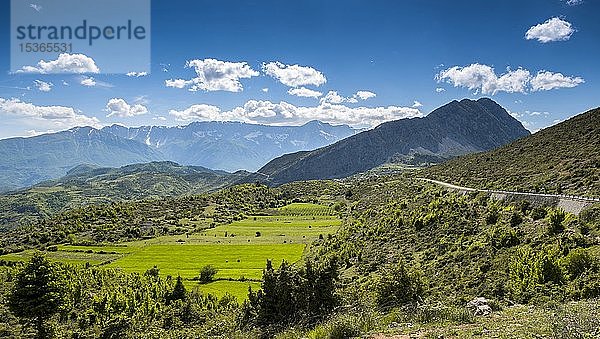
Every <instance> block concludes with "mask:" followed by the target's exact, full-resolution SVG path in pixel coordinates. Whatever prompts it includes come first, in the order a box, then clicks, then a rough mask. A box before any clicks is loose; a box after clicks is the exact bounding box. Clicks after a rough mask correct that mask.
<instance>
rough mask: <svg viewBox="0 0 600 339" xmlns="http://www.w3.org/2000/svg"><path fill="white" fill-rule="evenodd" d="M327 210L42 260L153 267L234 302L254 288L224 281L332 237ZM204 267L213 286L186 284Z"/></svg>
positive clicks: (307, 207)
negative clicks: (210, 270) (228, 296)
mask: <svg viewBox="0 0 600 339" xmlns="http://www.w3.org/2000/svg"><path fill="white" fill-rule="evenodd" d="M332 212H333V211H332V210H331V208H330V207H328V206H322V205H315V204H306V203H295V204H290V205H287V206H285V207H282V208H280V209H277V210H275V211H273V214H274V215H270V216H250V217H248V218H247V219H244V220H239V221H235V222H233V223H231V224H226V225H219V226H217V227H215V228H212V229H208V230H205V231H203V232H200V233H195V234H191V235H189V236H186V235H179V236H163V237H158V238H153V239H148V240H140V241H134V242H128V243H122V244H109V245H102V246H72V245H59V246H58V250H57V251H56V252H48V254H47V255H48V258H49V259H51V260H56V261H60V262H65V263H70V264H81V265H84V264H86V263H89V264H90V265H102V266H103V267H107V268H116V269H122V270H123V271H124V272H139V273H143V272H145V271H146V270H148V269H150V268H152V267H153V266H155V265H156V266H157V267H158V268H159V269H160V274H161V275H164V276H166V275H171V276H173V277H176V276H178V275H181V276H182V277H183V278H184V279H185V280H186V283H185V284H186V286H187V287H188V288H190V289H193V288H196V287H197V288H199V289H200V290H202V291H203V292H206V293H213V294H216V295H218V296H222V295H224V294H225V293H226V292H227V293H229V294H231V295H233V296H236V297H237V298H238V300H240V301H241V300H243V299H245V298H246V296H247V293H248V286H252V287H253V288H254V289H256V288H258V287H260V283H258V282H252V281H230V280H229V279H235V280H240V278H242V277H244V278H246V279H252V280H258V279H260V278H261V277H262V270H263V268H264V267H265V264H266V261H267V259H270V260H272V262H273V264H274V266H276V267H277V266H279V265H280V264H281V261H282V260H283V259H285V260H287V261H289V262H296V261H298V260H300V259H301V258H302V254H303V253H304V250H305V249H306V247H307V246H309V245H310V244H311V243H312V242H313V241H315V240H316V239H318V238H319V237H320V236H321V235H322V236H327V234H333V233H335V232H336V231H337V228H338V227H339V226H340V223H341V221H340V219H339V218H338V217H335V216H332V215H331V214H332ZM32 254H33V252H32V251H24V252H21V253H15V254H8V255H3V256H0V259H4V260H11V261H25V260H28V259H29V258H30V257H31V255H32ZM205 265H213V266H214V267H215V268H217V269H218V273H217V275H216V277H215V278H216V279H217V281H215V282H212V283H210V284H205V285H201V284H199V283H197V282H195V281H193V280H192V279H193V278H195V277H197V276H198V273H199V271H200V269H201V268H202V267H203V266H205Z"/></svg>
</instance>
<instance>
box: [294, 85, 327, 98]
mask: <svg viewBox="0 0 600 339" xmlns="http://www.w3.org/2000/svg"><path fill="white" fill-rule="evenodd" d="M287 92H288V94H290V95H295V96H298V97H305V98H318V97H320V96H321V95H323V93H321V92H319V91H313V90H312V89H308V88H306V87H300V88H290V89H289V90H288V91H287Z"/></svg>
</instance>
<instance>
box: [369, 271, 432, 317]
mask: <svg viewBox="0 0 600 339" xmlns="http://www.w3.org/2000/svg"><path fill="white" fill-rule="evenodd" d="M424 286H425V284H424V283H423V279H422V277H421V274H420V273H419V272H417V271H415V270H413V269H408V268H407V267H406V266H405V265H404V263H402V262H399V263H397V264H393V265H387V266H385V267H384V268H383V269H382V271H381V275H380V278H379V280H378V281H377V282H376V293H377V294H376V295H377V296H376V301H377V304H378V305H379V306H381V307H384V308H387V307H393V306H398V305H402V304H405V303H407V302H409V301H415V300H419V299H421V297H422V296H423V293H424Z"/></svg>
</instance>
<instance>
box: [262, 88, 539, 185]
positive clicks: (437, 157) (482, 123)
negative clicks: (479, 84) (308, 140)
mask: <svg viewBox="0 0 600 339" xmlns="http://www.w3.org/2000/svg"><path fill="white" fill-rule="evenodd" d="M529 134H530V133H529V131H527V130H526V129H525V128H524V127H523V125H522V124H521V123H520V122H519V121H517V120H516V119H515V118H513V117H512V116H510V115H509V114H508V112H507V111H506V110H505V109H503V108H502V107H501V106H500V105H498V104H497V103H496V102H494V101H493V100H491V99H489V98H481V99H479V100H477V101H474V100H470V99H463V100H461V101H456V100H454V101H451V102H450V103H448V104H446V105H443V106H441V107H439V108H437V109H436V110H434V111H432V112H431V113H430V114H429V115H427V116H425V117H422V118H412V119H401V120H395V121H390V122H386V123H383V124H381V125H379V126H377V127H375V128H374V129H372V130H368V131H364V132H361V133H358V134H356V135H354V136H351V137H348V138H346V139H344V140H341V141H338V142H336V143H334V144H332V145H329V146H325V147H322V148H319V149H316V150H314V151H311V152H308V153H306V152H302V153H293V154H286V155H284V156H282V157H279V158H276V159H274V160H272V161H271V162H269V163H267V164H266V165H265V166H263V167H262V168H261V169H259V171H258V173H259V175H262V176H265V177H267V178H268V181H269V182H270V183H271V184H275V185H278V184H282V183H286V182H290V181H296V180H311V179H332V178H341V177H345V176H348V175H352V174H355V173H359V172H363V171H366V170H369V169H371V168H374V167H376V166H379V165H382V164H384V163H386V162H401V163H407V164H415V163H416V164H418V163H423V162H425V163H430V162H441V161H444V160H447V159H449V158H452V157H455V156H459V155H463V154H467V153H473V152H479V151H485V150H489V149H492V148H495V147H498V146H501V145H503V144H506V143H508V142H510V141H513V140H515V139H518V138H520V137H524V136H526V135H529Z"/></svg>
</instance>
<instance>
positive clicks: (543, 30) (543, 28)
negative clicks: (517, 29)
mask: <svg viewBox="0 0 600 339" xmlns="http://www.w3.org/2000/svg"><path fill="white" fill-rule="evenodd" d="M574 32H575V29H573V27H571V23H570V22H568V21H565V20H562V19H560V18H551V19H548V20H546V21H545V22H544V23H541V24H538V25H535V26H532V27H531V28H529V30H527V32H526V33H525V39H527V40H537V41H539V42H541V43H547V42H551V41H565V40H569V38H570V37H571V35H573V33H574Z"/></svg>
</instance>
